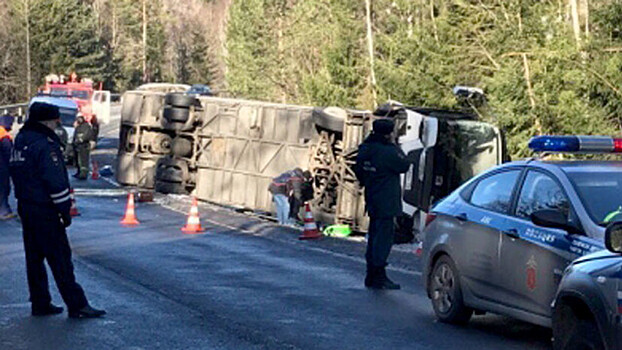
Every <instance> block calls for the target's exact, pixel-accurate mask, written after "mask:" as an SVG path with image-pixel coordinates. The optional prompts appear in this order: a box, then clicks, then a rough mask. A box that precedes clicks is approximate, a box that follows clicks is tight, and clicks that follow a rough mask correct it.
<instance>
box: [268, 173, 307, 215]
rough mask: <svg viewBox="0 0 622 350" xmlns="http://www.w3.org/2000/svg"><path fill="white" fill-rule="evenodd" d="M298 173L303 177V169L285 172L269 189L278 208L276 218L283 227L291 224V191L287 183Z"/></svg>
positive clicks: (273, 180)
mask: <svg viewBox="0 0 622 350" xmlns="http://www.w3.org/2000/svg"><path fill="white" fill-rule="evenodd" d="M296 173H299V174H301V176H302V169H300V168H296V169H294V170H291V171H286V172H284V173H283V174H281V175H279V176H277V177H275V178H274V179H272V182H271V183H270V186H269V187H268V191H269V192H270V193H272V201H274V205H275V206H276V218H277V220H278V222H279V224H281V225H287V224H288V223H290V220H289V212H290V207H289V190H288V186H287V183H288V181H289V179H290V178H291V177H293V176H294V175H295V174H296Z"/></svg>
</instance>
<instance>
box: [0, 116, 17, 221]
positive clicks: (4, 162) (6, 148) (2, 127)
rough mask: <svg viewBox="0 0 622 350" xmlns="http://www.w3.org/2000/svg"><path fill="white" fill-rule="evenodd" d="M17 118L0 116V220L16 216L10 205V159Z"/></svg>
mask: <svg viewBox="0 0 622 350" xmlns="http://www.w3.org/2000/svg"><path fill="white" fill-rule="evenodd" d="M14 121H15V118H14V117H12V116H10V115H4V116H2V117H0V220H8V219H11V218H14V217H15V214H14V213H13V211H12V210H11V207H10V206H9V195H10V194H11V182H10V176H9V160H10V159H11V151H12V150H13V138H12V137H11V134H10V131H11V128H12V127H13V122H14Z"/></svg>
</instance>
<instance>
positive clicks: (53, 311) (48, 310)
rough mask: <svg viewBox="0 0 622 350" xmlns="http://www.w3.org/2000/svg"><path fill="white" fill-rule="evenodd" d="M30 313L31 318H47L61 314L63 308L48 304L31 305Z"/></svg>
mask: <svg viewBox="0 0 622 350" xmlns="http://www.w3.org/2000/svg"><path fill="white" fill-rule="evenodd" d="M31 311H32V315H33V316H49V315H58V314H60V313H61V312H63V308H62V307H60V306H56V305H54V304H52V303H50V304H48V305H46V306H34V305H33V306H32V309H31Z"/></svg>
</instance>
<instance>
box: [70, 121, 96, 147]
mask: <svg viewBox="0 0 622 350" xmlns="http://www.w3.org/2000/svg"><path fill="white" fill-rule="evenodd" d="M91 141H93V129H92V128H91V125H90V124H89V123H87V122H84V123H82V124H80V125H78V126H77V127H76V129H75V131H74V134H73V144H74V145H76V146H84V145H87V144H89V142H91Z"/></svg>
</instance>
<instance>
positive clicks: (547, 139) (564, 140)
mask: <svg viewBox="0 0 622 350" xmlns="http://www.w3.org/2000/svg"><path fill="white" fill-rule="evenodd" d="M529 148H530V149H531V150H533V151H534V152H562V153H622V139H617V138H613V137H610V136H536V137H532V138H531V140H529Z"/></svg>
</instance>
